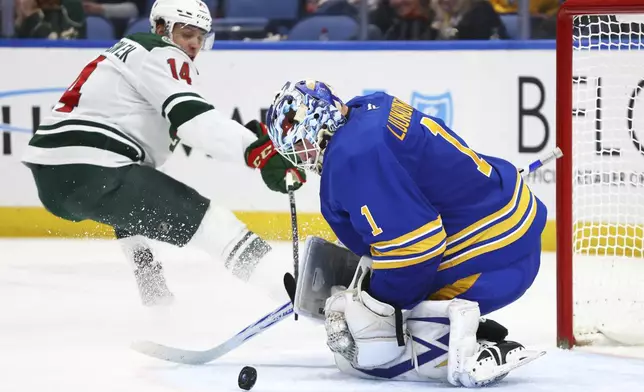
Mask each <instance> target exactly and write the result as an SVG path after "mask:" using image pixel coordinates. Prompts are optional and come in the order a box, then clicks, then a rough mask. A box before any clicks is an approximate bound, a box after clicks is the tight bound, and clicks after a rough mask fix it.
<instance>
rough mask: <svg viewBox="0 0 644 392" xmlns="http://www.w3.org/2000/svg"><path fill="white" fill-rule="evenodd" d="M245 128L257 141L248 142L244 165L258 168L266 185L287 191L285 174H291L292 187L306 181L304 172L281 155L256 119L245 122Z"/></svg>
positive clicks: (300, 185) (282, 191)
mask: <svg viewBox="0 0 644 392" xmlns="http://www.w3.org/2000/svg"><path fill="white" fill-rule="evenodd" d="M246 128H248V129H249V130H250V131H252V132H253V133H254V134H255V136H257V141H255V142H253V143H252V144H250V145H249V146H248V147H247V148H246V151H245V152H244V159H245V160H246V165H248V166H249V167H252V168H254V169H259V170H260V171H261V173H262V179H263V180H264V183H266V186H268V188H269V189H270V190H272V191H275V192H280V193H287V192H288V189H287V186H286V175H287V174H289V173H290V174H292V177H293V179H294V184H293V188H294V190H297V189H299V188H301V187H302V185H303V184H304V183H305V182H306V174H305V173H304V171H303V170H301V169H297V168H296V167H295V166H293V164H292V163H291V162H289V161H288V160H287V159H286V158H284V157H283V156H281V155H280V154H279V153H278V152H277V150H276V149H275V146H273V142H272V141H271V139H270V138H269V137H268V133H267V130H266V126H265V125H264V124H262V123H260V122H259V121H257V120H253V121H251V122H249V123H248V124H246Z"/></svg>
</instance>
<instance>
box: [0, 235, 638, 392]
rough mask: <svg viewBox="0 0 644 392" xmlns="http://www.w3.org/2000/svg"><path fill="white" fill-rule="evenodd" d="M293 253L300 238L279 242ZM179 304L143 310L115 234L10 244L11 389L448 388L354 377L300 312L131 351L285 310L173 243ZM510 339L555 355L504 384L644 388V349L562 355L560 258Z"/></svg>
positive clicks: (532, 391)
mask: <svg viewBox="0 0 644 392" xmlns="http://www.w3.org/2000/svg"><path fill="white" fill-rule="evenodd" d="M275 248H276V252H278V253H280V254H283V255H284V257H285V258H289V257H290V255H291V250H290V246H289V244H281V243H280V244H275ZM159 258H160V259H161V260H162V261H163V262H164V266H165V268H166V277H167V279H168V285H169V286H170V288H171V290H172V291H173V292H174V293H175V295H176V297H177V300H176V302H175V304H173V305H172V306H171V307H168V308H165V309H147V308H144V307H143V306H141V305H140V302H139V298H138V294H137V291H136V285H135V283H134V277H133V275H132V273H131V272H130V270H129V269H130V267H129V266H128V264H127V263H126V261H125V260H124V259H123V257H122V255H121V253H120V248H119V247H118V245H117V244H115V243H114V242H113V241H90V240H0V391H3V392H5V391H6V392H14V391H42V392H45V391H47V392H49V391H61V392H63V391H64V392H77V391H78V392H80V391H82V392H88V391H91V392H102V391H109V392H114V391H136V392H147V391H154V392H169V391H175V392H176V391H185V392H192V391H195V392H197V391H204V392H205V391H208V392H219V391H238V390H239V389H238V387H237V375H238V373H239V371H240V370H241V368H242V367H243V366H245V365H251V366H255V367H256V368H257V371H258V381H257V384H256V385H255V387H254V388H253V391H254V392H269V391H274V392H278V391H279V392H288V391H297V392H318V391H319V392H329V391H333V392H344V391H347V392H348V391H392V390H393V391H414V390H427V389H446V388H450V387H448V386H445V385H441V384H427V383H416V384H414V383H400V382H381V381H367V380H359V379H354V378H351V377H348V376H345V375H343V374H341V373H340V372H338V371H337V370H336V369H335V368H334V366H333V360H332V357H331V355H330V353H329V351H328V350H327V349H326V347H325V344H324V331H323V328H322V327H321V326H319V325H316V324H313V323H311V322H308V321H307V320H303V319H300V320H299V321H297V322H296V321H293V320H292V319H289V320H287V321H284V322H283V323H281V324H279V325H277V326H275V327H274V328H272V329H270V330H268V331H266V332H265V333H263V334H262V335H260V336H258V337H256V338H255V339H254V340H252V341H250V342H248V343H247V344H246V345H245V346H243V347H241V348H239V349H237V350H235V351H233V352H231V353H230V354H229V355H227V356H225V357H223V358H221V359H220V360H217V361H215V362H212V363H210V364H208V365H204V366H185V365H175V364H170V363H166V362H162V361H158V360H154V359H150V358H147V357H144V356H142V355H140V354H137V353H135V352H133V351H131V350H130V349H129V345H130V343H131V342H132V341H134V340H136V339H149V340H154V341H158V342H160V343H165V344H169V345H176V346H180V347H185V348H194V349H203V348H208V347H211V346H213V345H216V344H218V343H220V342H221V341H222V340H224V339H227V338H228V337H230V336H231V335H233V334H234V333H236V332H238V331H239V330H240V329H242V328H243V327H245V326H246V325H247V324H249V323H250V322H252V321H254V320H256V319H257V318H258V317H260V316H261V315H263V314H265V313H267V312H268V311H271V310H272V309H274V308H275V306H276V305H278V304H277V303H276V302H273V301H271V300H270V299H268V298H266V296H263V295H261V293H259V292H258V291H256V290H255V289H253V288H251V287H248V286H247V285H245V284H243V283H240V282H238V281H236V280H235V279H234V278H231V277H229V276H228V274H227V273H226V272H225V271H224V270H223V269H222V268H221V267H220V266H219V265H218V264H217V262H216V261H213V260H210V259H209V258H208V257H207V256H206V255H205V254H203V253H201V252H199V251H193V250H188V249H174V248H171V247H168V246H162V247H161V248H160V249H159ZM492 317H493V318H494V319H496V320H497V321H499V322H501V323H503V324H504V325H506V326H507V327H508V328H509V329H510V336H509V338H511V339H514V340H517V341H520V342H522V343H524V344H525V345H527V346H532V347H538V348H545V349H546V350H548V354H547V355H546V356H545V357H543V358H541V359H539V360H538V361H536V362H534V363H533V364H530V365H527V366H526V367H525V368H521V369H518V370H516V371H515V372H513V373H511V374H510V376H508V378H506V380H505V381H504V382H503V383H501V384H500V385H498V386H497V387H495V388H494V389H495V390H497V389H498V390H503V391H521V392H536V391H559V390H561V391H567V392H576V391H583V392H590V391H611V392H613V391H616V390H629V391H640V390H644V380H643V379H642V376H644V360H642V359H636V358H625V357H623V356H622V355H624V354H627V355H631V356H638V355H639V356H640V357H641V358H644V349H642V348H640V349H633V348H619V349H616V348H601V349H595V350H603V351H604V354H596V353H589V352H587V351H572V352H565V351H561V350H559V349H557V348H555V346H554V342H555V273H554V255H553V254H544V257H543V266H542V269H541V272H540V275H539V277H538V278H537V281H536V282H535V284H534V286H533V287H532V288H531V289H530V290H529V291H528V293H527V294H526V295H525V296H524V297H523V298H521V299H520V300H519V301H517V302H516V303H515V304H513V305H511V306H509V307H507V308H506V309H503V310H501V311H499V312H497V313H496V314H494V315H493V316H492Z"/></svg>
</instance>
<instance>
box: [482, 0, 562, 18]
mask: <svg viewBox="0 0 644 392" xmlns="http://www.w3.org/2000/svg"><path fill="white" fill-rule="evenodd" d="M519 1H520V0H490V3H491V4H492V6H493V7H494V10H495V11H496V12H498V13H499V14H516V13H517V12H519ZM528 1H529V2H530V14H531V15H548V16H553V15H556V14H557V11H558V10H559V0H528Z"/></svg>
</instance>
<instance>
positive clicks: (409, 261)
mask: <svg viewBox="0 0 644 392" xmlns="http://www.w3.org/2000/svg"><path fill="white" fill-rule="evenodd" d="M441 233H442V235H443V236H442V240H441V241H440V243H438V244H437V245H436V246H435V247H434V248H433V249H430V251H429V252H428V253H425V254H422V255H419V256H412V257H409V258H405V259H391V260H376V259H374V260H373V264H372V265H371V268H373V269H392V268H403V267H409V266H411V265H416V264H420V263H422V262H424V261H427V260H430V259H433V258H434V257H436V256H439V255H441V254H442V253H443V252H444V251H445V244H446V242H445V232H444V231H442V232H441Z"/></svg>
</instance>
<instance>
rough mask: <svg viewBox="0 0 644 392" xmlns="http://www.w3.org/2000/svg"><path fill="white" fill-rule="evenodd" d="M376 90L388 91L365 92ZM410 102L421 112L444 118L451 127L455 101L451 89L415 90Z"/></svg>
mask: <svg viewBox="0 0 644 392" xmlns="http://www.w3.org/2000/svg"><path fill="white" fill-rule="evenodd" d="M375 92H386V91H384V90H375V89H368V90H364V91H363V94H364V95H368V94H373V93H375ZM409 103H410V104H411V106H413V107H414V109H416V110H418V111H419V112H423V113H425V114H427V115H428V116H432V117H438V118H440V119H442V120H443V121H444V122H445V125H447V126H448V127H449V128H451V127H452V123H453V121H454V102H453V100H452V93H451V92H450V91H447V92H445V93H443V94H440V95H425V94H421V93H419V92H417V91H413V92H412V94H411V99H410V100H409Z"/></svg>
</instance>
